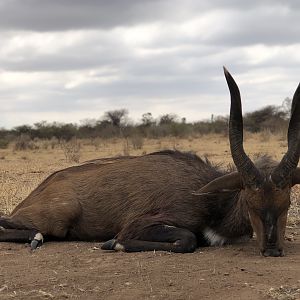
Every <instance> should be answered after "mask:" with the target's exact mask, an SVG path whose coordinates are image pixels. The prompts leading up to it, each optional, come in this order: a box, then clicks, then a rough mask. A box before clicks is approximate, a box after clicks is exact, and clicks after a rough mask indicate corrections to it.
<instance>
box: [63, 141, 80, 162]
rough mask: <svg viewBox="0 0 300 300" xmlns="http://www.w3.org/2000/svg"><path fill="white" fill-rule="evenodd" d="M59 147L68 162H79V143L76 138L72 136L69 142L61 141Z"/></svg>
mask: <svg viewBox="0 0 300 300" xmlns="http://www.w3.org/2000/svg"><path fill="white" fill-rule="evenodd" d="M61 148H62V150H63V151H64V155H65V157H66V160H67V161H68V162H76V163H78V162H79V160H80V155H81V153H80V148H81V145H80V143H79V142H78V141H77V139H76V138H73V139H72V140H71V141H69V142H65V141H62V142H61Z"/></svg>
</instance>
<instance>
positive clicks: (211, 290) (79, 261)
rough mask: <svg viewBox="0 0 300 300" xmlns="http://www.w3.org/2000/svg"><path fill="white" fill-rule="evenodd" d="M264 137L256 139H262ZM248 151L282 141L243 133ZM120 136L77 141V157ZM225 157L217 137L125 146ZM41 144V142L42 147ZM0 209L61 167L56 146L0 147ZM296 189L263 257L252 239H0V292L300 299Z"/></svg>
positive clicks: (95, 153) (117, 148) (104, 148)
mask: <svg viewBox="0 0 300 300" xmlns="http://www.w3.org/2000/svg"><path fill="white" fill-rule="evenodd" d="M266 138H267V139H268V141H267V143H264V144H262V140H264V141H265V140H266ZM246 142H247V143H246V149H247V151H248V153H250V154H251V156H253V155H254V154H255V153H257V152H267V153H269V154H272V155H273V157H275V158H277V159H280V157H281V155H282V154H283V153H284V152H285V147H286V143H285V141H283V140H282V139H281V138H278V137H271V138H270V137H265V136H253V137H249V138H247V140H246ZM123 146H124V145H123V142H119V141H112V142H111V143H108V142H105V143H104V142H103V144H100V146H99V145H98V146H97V147H96V148H94V147H93V146H91V145H88V143H87V142H86V143H85V142H82V146H81V154H80V160H81V161H84V160H87V159H92V158H96V157H104V156H114V155H119V154H122V151H124V148H123ZM174 146H176V148H178V149H182V150H184V149H185V150H193V151H195V152H196V153H197V154H198V155H204V154H206V155H208V156H209V158H210V159H211V160H212V161H217V162H221V161H222V162H225V163H229V162H230V153H229V148H228V142H227V140H226V138H225V137H216V136H208V137H203V138H202V139H201V140H200V139H195V140H193V139H189V140H174V139H169V140H162V141H146V142H145V144H144V146H143V149H140V150H132V149H126V151H127V152H128V150H129V151H130V154H133V155H136V154H142V153H148V152H150V151H154V150H159V149H165V148H173V147H174ZM45 148H46V147H45ZM0 158H1V163H0V183H1V185H0V199H1V200H0V205H1V206H0V209H2V211H4V212H9V211H11V210H12V208H13V207H14V206H15V205H16V204H17V203H19V202H20V201H22V200H23V199H24V198H25V197H26V196H27V195H28V193H29V192H30V191H31V190H32V189H33V188H34V187H36V186H37V184H38V183H40V182H41V181H42V180H43V179H44V178H45V177H46V176H47V175H49V174H50V173H52V172H53V171H55V170H58V169H61V168H63V167H66V166H69V165H74V164H75V163H72V162H66V159H65V156H64V153H63V151H62V150H61V149H60V148H59V147H58V146H57V148H54V149H38V150H34V151H18V152H15V151H13V150H12V149H11V148H10V149H7V150H1V151H0ZM299 194H300V189H299V187H296V188H295V189H294V193H293V204H292V207H291V210H290V215H289V221H288V228H287V234H286V236H287V240H286V247H285V248H286V249H285V250H286V256H285V257H282V258H271V257H268V258H263V257H261V256H260V255H259V254H258V249H257V247H256V243H255V240H252V241H250V242H248V243H245V244H239V245H231V246H225V247H222V248H201V249H198V250H197V251H196V252H195V253H192V254H174V253H166V252H145V253H134V254H132V253H131V254H129V253H114V252H104V251H101V250H100V249H99V248H100V244H99V243H83V242H60V243H58V242H51V243H50V242H49V243H46V244H44V245H43V247H41V248H40V249H38V250H36V251H34V252H31V251H30V250H29V248H28V245H22V244H11V243H1V244H0V299H13V298H14V299H84V298H85V299H283V300H285V299H300V267H299V266H300V215H299V212H300V208H299V207H300V199H299Z"/></svg>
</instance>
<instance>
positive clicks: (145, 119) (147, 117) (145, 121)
mask: <svg viewBox="0 0 300 300" xmlns="http://www.w3.org/2000/svg"><path fill="white" fill-rule="evenodd" d="M153 123H154V119H153V117H152V114H151V113H150V112H148V113H145V114H143V115H142V125H143V126H145V127H149V126H151V125H152V124H153Z"/></svg>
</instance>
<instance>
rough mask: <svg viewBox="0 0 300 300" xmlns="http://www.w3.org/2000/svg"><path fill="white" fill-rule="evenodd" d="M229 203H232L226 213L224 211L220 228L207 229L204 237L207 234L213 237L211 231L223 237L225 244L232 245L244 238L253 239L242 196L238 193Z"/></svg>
mask: <svg viewBox="0 0 300 300" xmlns="http://www.w3.org/2000/svg"><path fill="white" fill-rule="evenodd" d="M228 200H229V199H228ZM229 201H230V202H231V203H230V205H228V206H227V207H226V211H224V215H223V218H222V220H221V222H220V223H219V224H218V226H217V227H215V228H207V229H206V231H204V235H205V234H206V233H207V234H206V235H211V231H209V230H213V231H214V233H215V235H218V236H220V237H223V239H224V241H225V242H224V243H230V242H233V241H235V240H239V239H240V238H243V237H251V236H252V233H253V231H252V227H251V224H250V220H249V217H248V210H247V206H246V203H245V199H244V198H243V196H242V194H241V193H236V194H235V195H234V197H232V198H231V199H230V200H229ZM224 206H225V205H224Z"/></svg>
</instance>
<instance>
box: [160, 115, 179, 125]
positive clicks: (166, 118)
mask: <svg viewBox="0 0 300 300" xmlns="http://www.w3.org/2000/svg"><path fill="white" fill-rule="evenodd" d="M177 119H178V117H177V116H176V115H175V114H165V115H163V116H161V117H160V120H159V125H169V124H172V123H175V122H176V120H177Z"/></svg>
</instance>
